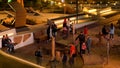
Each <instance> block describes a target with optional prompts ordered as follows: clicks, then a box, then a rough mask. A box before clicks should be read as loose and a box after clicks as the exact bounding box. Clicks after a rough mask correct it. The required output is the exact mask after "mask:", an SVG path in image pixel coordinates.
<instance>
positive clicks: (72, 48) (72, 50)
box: [69, 43, 76, 68]
mask: <svg viewBox="0 0 120 68" xmlns="http://www.w3.org/2000/svg"><path fill="white" fill-rule="evenodd" d="M75 57H76V47H75V45H74V44H73V43H71V44H70V57H69V64H70V67H71V68H74V62H75Z"/></svg>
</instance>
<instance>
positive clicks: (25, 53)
mask: <svg viewBox="0 0 120 68" xmlns="http://www.w3.org/2000/svg"><path fill="white" fill-rule="evenodd" d="M41 15H42V14H41ZM43 15H44V14H43ZM43 15H42V16H43ZM46 15H47V14H46ZM52 16H53V15H52ZM55 16H57V15H55ZM58 16H60V15H58ZM30 17H32V16H30ZM33 17H34V16H33ZM46 17H47V16H46ZM37 18H39V17H34V19H37ZM45 19H47V18H45ZM43 21H45V20H43ZM43 21H42V22H43ZM37 23H39V25H35V26H30V25H28V28H29V29H30V31H35V30H39V29H40V27H41V26H43V25H44V26H45V25H46V24H45V23H44V24H40V23H41V22H40V21H39V20H38V19H37ZM88 28H89V30H88V32H89V35H90V36H91V38H92V46H91V54H90V55H88V54H87V53H86V54H85V55H84V61H85V64H84V65H83V64H82V60H81V58H80V56H79V55H78V56H77V57H76V59H75V65H74V66H75V67H74V68H119V67H120V58H119V57H120V55H119V54H118V52H117V51H116V49H117V48H115V47H116V46H119V45H120V37H118V36H117V35H116V34H115V38H114V40H111V41H110V45H111V49H110V55H109V60H107V54H106V53H107V47H106V40H105V39H104V38H103V39H102V40H103V41H102V43H101V44H100V43H99V42H98V38H97V37H96V35H97V34H98V33H99V31H100V30H101V29H102V25H98V24H97V25H95V26H92V27H91V26H88ZM18 30H19V32H18V33H24V32H28V31H23V32H22V30H24V29H18ZM81 30H83V28H79V29H77V34H76V35H75V37H76V36H77V35H78V33H79V32H80V31H81ZM60 33H61V32H60V31H58V34H57V38H56V41H60V40H62V41H64V42H65V41H66V42H65V44H68V43H69V42H71V41H72V40H73V37H72V34H69V37H68V38H67V39H65V40H64V39H62V38H61V35H60ZM51 44H52V43H51V42H46V41H42V42H40V43H36V42H34V43H33V44H31V45H28V46H25V47H22V48H19V49H17V50H15V53H14V54H12V55H14V56H17V57H20V58H23V59H25V60H28V61H30V62H33V63H36V59H35V56H34V52H35V50H36V49H37V48H38V47H41V49H42V52H43V62H42V66H44V67H46V68H50V66H46V64H47V63H48V62H49V60H50V58H51V56H50V53H51ZM63 44H64V43H63ZM119 48H120V47H119ZM119 48H118V49H119ZM56 50H64V48H61V47H59V45H57V44H56ZM118 51H119V50H118ZM116 52H117V53H116ZM119 53H120V51H119ZM107 61H109V62H108V64H107ZM67 66H68V68H69V67H70V65H69V64H67ZM57 68H62V63H61V62H60V63H58V64H57Z"/></svg>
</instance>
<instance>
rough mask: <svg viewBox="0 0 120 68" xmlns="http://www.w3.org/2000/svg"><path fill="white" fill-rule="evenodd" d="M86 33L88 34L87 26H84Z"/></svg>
mask: <svg viewBox="0 0 120 68" xmlns="http://www.w3.org/2000/svg"><path fill="white" fill-rule="evenodd" d="M87 34H88V28H87V26H84V35H85V36H87Z"/></svg>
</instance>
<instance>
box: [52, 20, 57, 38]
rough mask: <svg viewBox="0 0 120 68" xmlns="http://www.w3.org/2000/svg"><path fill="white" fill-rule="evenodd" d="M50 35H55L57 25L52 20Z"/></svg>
mask: <svg viewBox="0 0 120 68" xmlns="http://www.w3.org/2000/svg"><path fill="white" fill-rule="evenodd" d="M52 35H53V36H54V37H56V35H57V25H56V24H55V23H54V22H52Z"/></svg>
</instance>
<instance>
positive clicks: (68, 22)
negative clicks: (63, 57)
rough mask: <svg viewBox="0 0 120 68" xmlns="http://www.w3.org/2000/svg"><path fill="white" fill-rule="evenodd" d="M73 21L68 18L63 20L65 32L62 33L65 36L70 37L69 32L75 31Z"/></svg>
mask: <svg viewBox="0 0 120 68" xmlns="http://www.w3.org/2000/svg"><path fill="white" fill-rule="evenodd" d="M72 24H73V23H72V21H71V20H70V19H69V18H68V19H66V18H65V19H64V21H63V28H62V30H63V32H62V35H63V38H67V37H68V34H69V33H72V31H73V25H72Z"/></svg>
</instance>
